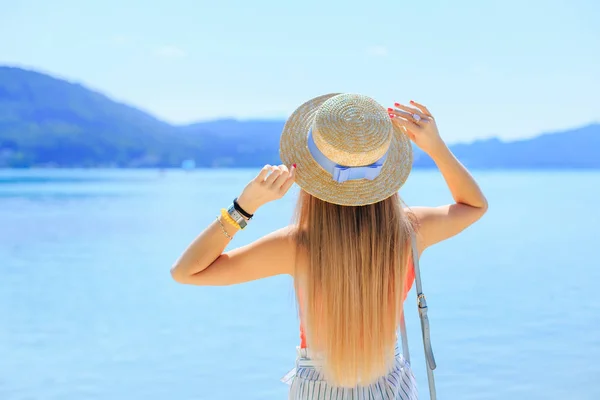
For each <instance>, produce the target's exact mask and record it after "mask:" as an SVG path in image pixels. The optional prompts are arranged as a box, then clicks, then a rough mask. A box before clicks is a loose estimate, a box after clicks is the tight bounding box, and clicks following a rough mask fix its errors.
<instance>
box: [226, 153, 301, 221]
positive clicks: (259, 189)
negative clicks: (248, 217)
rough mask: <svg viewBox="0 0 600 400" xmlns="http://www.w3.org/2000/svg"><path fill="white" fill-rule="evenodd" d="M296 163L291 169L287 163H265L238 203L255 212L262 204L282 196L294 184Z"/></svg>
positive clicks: (248, 210)
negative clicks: (275, 164) (276, 164)
mask: <svg viewBox="0 0 600 400" xmlns="http://www.w3.org/2000/svg"><path fill="white" fill-rule="evenodd" d="M295 175H296V164H294V165H292V166H291V167H290V168H289V169H288V167H287V166H285V165H283V164H282V165H279V166H274V165H265V166H264V167H263V168H262V169H261V171H260V173H259V174H258V175H257V176H256V178H254V179H252V180H251V181H250V182H249V183H248V184H247V185H246V187H245V188H244V190H243V191H242V194H241V195H240V197H239V198H238V204H239V205H240V207H242V208H243V209H244V210H245V211H246V212H248V213H250V214H254V213H255V212H256V210H257V209H258V208H259V207H261V206H262V205H264V204H266V203H268V202H270V201H273V200H277V199H280V198H282V197H283V196H284V195H285V194H286V193H287V191H288V190H290V188H291V187H292V185H293V184H294V178H295Z"/></svg>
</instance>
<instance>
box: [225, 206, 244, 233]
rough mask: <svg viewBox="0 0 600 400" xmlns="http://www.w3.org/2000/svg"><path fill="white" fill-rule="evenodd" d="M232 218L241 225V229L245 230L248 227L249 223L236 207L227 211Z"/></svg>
mask: <svg viewBox="0 0 600 400" xmlns="http://www.w3.org/2000/svg"><path fill="white" fill-rule="evenodd" d="M227 212H228V213H229V215H230V216H231V218H233V219H234V220H235V222H237V223H238V224H239V225H240V228H242V229H244V228H245V227H246V225H248V224H247V222H246V219H245V218H244V217H243V216H242V215H241V214H240V213H239V212H238V211H237V210H236V209H235V207H234V206H231V207H229V209H228V210H227Z"/></svg>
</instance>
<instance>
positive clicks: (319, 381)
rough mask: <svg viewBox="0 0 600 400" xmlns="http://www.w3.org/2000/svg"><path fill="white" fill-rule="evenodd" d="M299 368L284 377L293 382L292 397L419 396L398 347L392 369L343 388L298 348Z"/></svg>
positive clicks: (409, 399) (408, 399)
mask: <svg viewBox="0 0 600 400" xmlns="http://www.w3.org/2000/svg"><path fill="white" fill-rule="evenodd" d="M297 351H298V358H297V359H296V368H294V369H293V370H291V371H290V372H289V373H288V374H287V375H286V376H285V377H283V378H282V381H283V382H285V383H287V384H289V385H290V393H289V397H288V399H289V400H346V399H348V400H417V399H418V392H417V383H416V381H415V376H414V374H413V372H412V370H411V368H410V365H409V364H408V362H407V361H406V360H405V359H404V357H402V355H401V354H400V352H399V351H396V364H395V366H394V368H393V369H392V371H390V373H388V374H387V375H385V376H382V377H381V378H379V379H378V380H377V381H375V382H374V383H372V384H370V385H368V386H357V387H354V388H340V387H335V386H332V385H330V384H329V383H327V382H326V381H325V379H324V378H323V374H322V373H321V372H320V371H319V366H320V363H319V362H318V361H317V360H313V359H311V358H310V357H309V354H308V351H307V349H305V348H300V347H298V348H297Z"/></svg>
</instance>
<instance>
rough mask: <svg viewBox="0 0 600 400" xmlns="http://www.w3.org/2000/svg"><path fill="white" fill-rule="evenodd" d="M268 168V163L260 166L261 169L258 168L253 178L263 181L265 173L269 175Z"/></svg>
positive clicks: (269, 168) (259, 181) (269, 167)
mask: <svg viewBox="0 0 600 400" xmlns="http://www.w3.org/2000/svg"><path fill="white" fill-rule="evenodd" d="M270 170H271V166H270V165H269V164H267V165H265V166H264V167H262V169H261V170H260V172H259V173H258V175H257V176H256V178H254V180H255V181H256V182H258V183H262V182H264V181H265V178H266V177H267V175H269V171H270Z"/></svg>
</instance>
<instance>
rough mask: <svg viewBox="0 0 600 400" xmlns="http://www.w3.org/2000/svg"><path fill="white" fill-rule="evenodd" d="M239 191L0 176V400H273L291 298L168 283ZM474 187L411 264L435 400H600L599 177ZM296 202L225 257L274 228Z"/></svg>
mask: <svg viewBox="0 0 600 400" xmlns="http://www.w3.org/2000/svg"><path fill="white" fill-rule="evenodd" d="M253 174H254V171H249V170H235V171H231V170H229V171H219V170H217V171H198V172H193V173H187V174H186V173H182V172H179V171H167V172H165V173H162V174H161V173H159V172H157V171H0V399H2V400H17V399H19V400H21V399H22V400H25V399H44V400H45V399H61V400H63V399H65V400H72V399H73V400H74V399H110V400H118V399H182V400H183V399H238V398H244V399H284V398H286V393H287V386H285V385H284V384H282V383H280V382H279V378H280V377H281V376H282V375H284V374H285V373H286V372H287V371H288V370H289V369H290V368H291V367H292V366H293V363H294V358H295V346H296V344H297V343H298V327H297V324H298V322H297V319H296V316H295V305H294V300H293V290H292V282H291V281H290V280H289V279H288V278H284V277H276V278H271V279H268V280H263V281H259V282H253V283H249V284H246V285H241V286H234V287H226V288H199V287H186V286H181V285H177V284H175V283H174V282H172V281H171V280H170V275H169V268H170V266H171V263H172V262H173V261H174V260H175V259H176V257H177V256H178V255H179V253H180V252H181V251H182V250H183V249H184V248H185V247H186V245H187V244H188V242H189V241H190V240H191V239H192V238H193V237H194V236H195V235H196V234H197V233H199V232H200V231H201V230H202V229H203V228H204V227H205V225H207V224H208V223H209V222H211V221H212V220H213V219H214V217H215V215H216V213H217V212H218V210H219V208H220V207H223V206H225V205H227V204H228V203H229V202H230V201H231V199H232V198H233V197H234V196H236V195H237V194H238V193H239V191H240V190H241V189H242V187H243V186H244V184H245V183H246V182H247V181H248V180H249V179H250V178H251V177H252V176H253ZM475 175H476V177H477V178H478V180H479V181H480V183H481V185H482V187H483V189H484V191H485V193H486V195H487V196H488V199H489V202H490V211H489V213H488V214H487V215H486V216H485V217H484V219H483V220H482V221H480V222H479V223H478V224H477V225H475V226H473V227H471V228H469V229H468V230H467V231H466V232H464V233H463V234H462V235H460V236H458V237H456V238H454V239H452V240H449V241H447V242H445V243H442V244H440V245H437V247H434V248H431V249H429V250H427V251H426V252H425V254H424V255H423V257H422V264H423V270H424V271H423V274H424V276H423V279H424V286H425V292H426V293H427V296H428V300H429V305H430V318H431V326H432V330H433V331H432V336H433V345H434V350H435V352H436V358H437V361H438V370H437V371H436V377H437V382H438V393H439V397H440V398H441V399H565V398H566V399H599V398H600V289H599V288H598V284H599V283H600V262H599V261H598V256H599V251H598V249H599V248H600V240H599V233H598V225H599V223H600V207H599V206H598V199H599V198H600V173H599V172H477V173H476V174H475ZM295 194H296V193H295V192H294V193H290V194H289V195H288V196H287V197H286V198H285V199H283V200H281V201H279V202H277V203H272V204H270V205H268V206H266V207H264V209H261V210H260V211H259V213H258V214H257V216H256V218H255V220H253V222H252V224H251V227H250V228H249V229H247V230H246V231H244V232H242V233H240V234H239V235H238V236H236V238H235V240H234V242H233V245H235V246H238V245H242V244H245V243H248V242H250V241H252V240H254V239H257V238H258V237H259V236H261V235H263V234H266V233H267V232H269V231H271V230H274V229H276V228H279V227H281V226H284V225H285V224H287V223H288V222H289V220H290V216H291V210H292V207H293V203H294V197H295ZM402 195H403V197H404V199H405V201H406V202H407V203H408V204H409V205H417V204H419V205H438V204H443V203H447V202H449V201H450V200H451V199H450V196H449V194H448V192H447V190H446V188H445V186H444V183H443V180H442V179H441V177H440V176H439V175H438V174H437V173H435V172H422V171H417V172H414V173H413V175H412V176H411V178H410V179H409V182H408V183H407V185H406V186H405V188H404V189H403V190H402ZM413 296H414V294H411V297H409V299H412V298H414V297H413ZM406 306H407V307H408V311H407V313H408V317H409V319H408V324H409V335H410V342H411V348H412V352H411V354H412V358H413V366H414V369H415V371H416V374H417V379H418V381H419V384H420V388H421V394H422V397H423V398H426V397H427V389H426V386H427V383H426V376H425V374H424V364H423V356H422V351H421V348H422V347H421V346H422V345H421V342H420V336H419V326H418V318H417V313H416V307H415V302H414V301H412V300H410V301H408V302H407V305H406Z"/></svg>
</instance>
